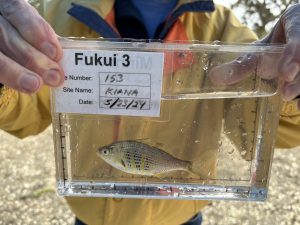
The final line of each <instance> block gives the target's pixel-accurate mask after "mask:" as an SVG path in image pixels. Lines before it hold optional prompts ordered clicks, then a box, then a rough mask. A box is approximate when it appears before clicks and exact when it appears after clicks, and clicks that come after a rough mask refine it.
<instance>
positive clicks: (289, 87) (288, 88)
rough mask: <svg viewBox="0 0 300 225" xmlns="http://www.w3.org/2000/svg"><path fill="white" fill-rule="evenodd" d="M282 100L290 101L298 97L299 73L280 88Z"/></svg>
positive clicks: (299, 93)
mask: <svg viewBox="0 0 300 225" xmlns="http://www.w3.org/2000/svg"><path fill="white" fill-rule="evenodd" d="M281 94H282V98H283V100H285V101H290V100H293V99H294V98H296V97H297V96H299V95H300V73H298V74H297V76H296V78H295V79H294V80H293V81H292V82H285V83H284V84H283V85H282V87H281Z"/></svg>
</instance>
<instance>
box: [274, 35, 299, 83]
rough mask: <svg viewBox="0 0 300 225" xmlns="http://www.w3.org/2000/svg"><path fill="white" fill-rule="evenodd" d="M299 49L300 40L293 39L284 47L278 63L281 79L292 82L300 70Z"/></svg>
mask: <svg viewBox="0 0 300 225" xmlns="http://www.w3.org/2000/svg"><path fill="white" fill-rule="evenodd" d="M299 37H300V35H299ZM298 49H300V40H299V41H295V40H294V41H291V42H290V43H288V44H287V46H286V48H285V49H284V51H283V53H282V55H281V57H280V60H279V64H278V71H279V74H280V75H279V76H280V79H281V80H284V81H287V82H291V81H293V80H294V79H295V77H296V76H297V74H298V72H299V71H300V52H299V51H298Z"/></svg>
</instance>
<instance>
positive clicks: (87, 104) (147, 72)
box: [55, 49, 164, 117]
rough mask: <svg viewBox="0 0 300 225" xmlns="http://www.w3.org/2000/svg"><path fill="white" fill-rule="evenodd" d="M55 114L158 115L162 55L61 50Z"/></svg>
mask: <svg viewBox="0 0 300 225" xmlns="http://www.w3.org/2000/svg"><path fill="white" fill-rule="evenodd" d="M61 65H62V67H63V69H64V72H65V82H64V84H63V86H62V87H60V88H57V89H55V111H56V112H59V113H82V114H106V115H127V116H156V117H158V116H159V115H160V100H161V89H162V77H163V76H162V75H163V65H164V54H163V53H158V52H130V51H103V50H82V49H65V50H64V57H63V59H62V61H61Z"/></svg>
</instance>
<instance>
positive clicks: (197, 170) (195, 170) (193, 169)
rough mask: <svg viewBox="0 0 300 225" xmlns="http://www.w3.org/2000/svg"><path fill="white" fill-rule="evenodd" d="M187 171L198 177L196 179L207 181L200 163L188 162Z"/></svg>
mask: <svg viewBox="0 0 300 225" xmlns="http://www.w3.org/2000/svg"><path fill="white" fill-rule="evenodd" d="M188 171H189V172H190V173H191V174H193V175H196V176H197V177H198V179H207V178H208V176H205V175H204V174H203V166H202V163H201V162H200V161H199V160H198V161H197V160H196V161H193V162H190V164H189V167H188Z"/></svg>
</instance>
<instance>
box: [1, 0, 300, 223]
mask: <svg viewBox="0 0 300 225" xmlns="http://www.w3.org/2000/svg"><path fill="white" fill-rule="evenodd" d="M71 2H75V3H76V4H78V5H79V6H84V7H87V8H90V9H93V10H94V12H95V13H96V15H100V16H101V17H102V18H104V19H105V21H106V23H107V24H109V25H110V26H111V27H112V28H111V29H112V30H114V31H116V28H115V26H114V12H113V10H112V8H113V1H109V0H85V1H84V0H73V1H71V0H64V1H61V0H52V1H46V0H40V4H39V6H38V11H39V12H40V13H41V15H42V16H43V17H44V18H45V19H46V20H47V21H48V22H49V23H50V25H51V26H52V27H53V28H54V29H55V31H56V33H57V34H58V35H59V36H73V37H88V38H96V37H99V36H100V34H99V33H97V32H95V31H94V30H93V29H91V27H89V26H87V25H86V24H84V23H87V22H86V20H84V19H83V20H82V21H79V20H78V18H77V19H76V18H75V17H73V16H74V14H73V16H70V15H69V14H67V13H66V12H67V11H68V10H69V9H71V7H72V6H71ZM187 2H188V3H187ZM192 2H197V1H184V0H181V1H179V4H178V6H177V7H178V8H179V7H180V6H183V5H186V4H191V3H192ZM208 8H209V7H208ZM72 13H74V12H71V14H72ZM81 19H82V18H81ZM108 32H111V31H108ZM102 36H105V35H103V34H102ZM164 38H165V39H168V40H201V41H214V40H220V41H224V42H251V41H254V40H256V36H255V34H254V33H253V32H251V31H250V30H249V29H248V28H247V27H245V26H244V25H242V24H240V23H239V22H238V20H237V19H236V17H235V16H234V15H233V14H232V12H231V11H230V10H228V9H226V8H224V7H222V6H216V9H215V10H214V12H193V13H192V12H185V13H183V14H182V15H181V16H180V17H179V18H178V19H177V20H176V22H175V23H174V25H173V26H172V27H171V28H170V29H169V30H168V32H167V34H166V35H165V36H164ZM296 105H297V103H296V101H291V102H288V103H285V104H284V105H283V108H282V113H281V117H280V126H279V128H278V132H277V147H294V146H298V145H299V144H300V139H299V138H298V133H299V125H300V113H299V111H298V110H297V106H296ZM190 107H194V106H193V105H190ZM215 107H216V109H218V107H221V106H219V105H218V104H216V106H215ZM217 112H218V110H216V114H217ZM181 113H182V114H184V111H182V112H181ZM178 114H180V112H178ZM206 116H211V117H213V115H211V114H209V115H206ZM215 116H218V115H215ZM50 123H51V114H50V104H49V89H48V88H47V87H43V88H42V89H41V91H40V92H39V93H37V94H35V95H25V94H22V93H18V92H15V91H13V90H11V89H8V88H4V89H3V91H2V95H1V97H0V128H1V129H3V130H5V131H7V132H9V133H11V134H12V135H15V136H17V137H20V138H24V137H26V136H29V135H35V134H37V133H39V132H41V131H43V130H44V129H45V128H46V127H47V126H48V125H49V124H50ZM123 123H124V124H119V127H120V129H121V128H124V129H126V121H123ZM82 126H83V127H84V126H92V124H90V125H84V124H82ZM106 126H107V130H108V131H109V130H110V129H113V128H112V127H111V126H110V125H106ZM174 126H176V124H175V125H174ZM145 129H148V132H149V134H151V135H152V136H157V135H158V134H157V132H155V130H156V129H155V127H152V128H149V127H146V128H145ZM159 129H161V130H163V128H161V127H159ZM165 129H167V128H165ZM136 132H138V131H136ZM124 133H126V132H124ZM121 135H122V134H121ZM159 135H160V136H161V137H158V138H163V137H164V136H163V135H164V134H163V133H160V134H159ZM124 138H126V137H124ZM85 139H86V137H82V142H85ZM107 139H109V138H107ZM108 142H109V141H108ZM82 157H84V156H82ZM85 160H86V161H87V162H89V160H90V159H89V158H86V159H85ZM208 161H209V159H208ZM212 163H213V162H212ZM210 166H211V165H208V167H210ZM88 170H89V168H87V169H86V171H88ZM82 171H85V168H84V167H83V168H82ZM66 199H67V202H68V204H69V205H70V207H71V209H72V210H73V212H74V213H75V214H76V216H77V217H79V218H80V219H81V220H82V221H84V222H85V223H87V224H91V225H93V224H95V225H96V224H97V225H102V224H105V225H106V224H110V225H113V224H124V225H125V224H130V225H135V224H136V225H137V224H145V225H150V224H155V225H164V224H165V225H168V224H181V223H183V222H185V221H187V220H188V219H190V218H191V217H192V216H193V215H194V214H196V213H197V212H199V211H200V210H201V209H202V208H203V207H204V206H205V205H207V201H186V200H152V199H115V198H78V197H68V198H66Z"/></svg>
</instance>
